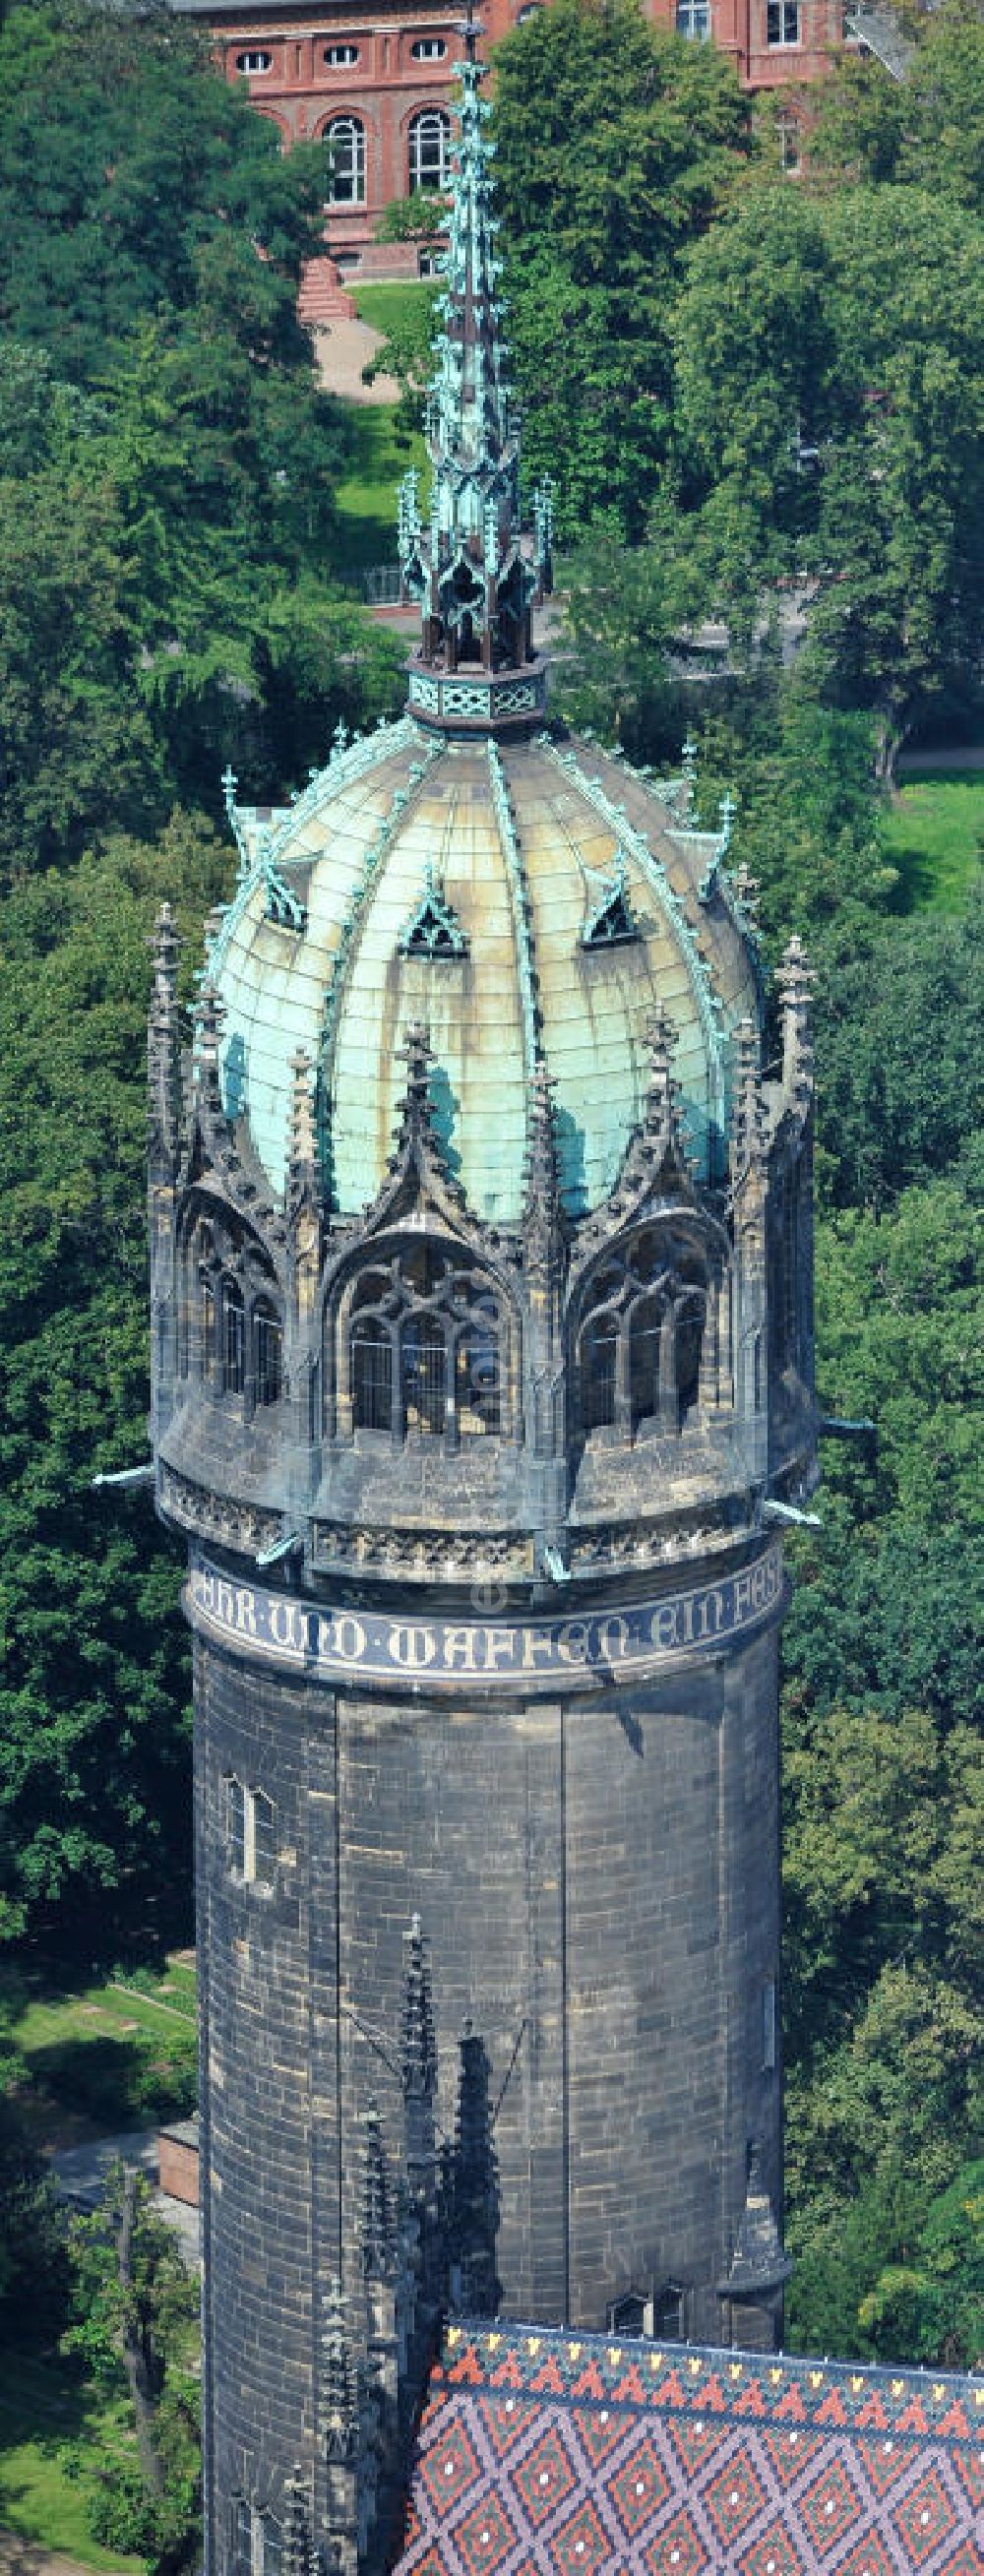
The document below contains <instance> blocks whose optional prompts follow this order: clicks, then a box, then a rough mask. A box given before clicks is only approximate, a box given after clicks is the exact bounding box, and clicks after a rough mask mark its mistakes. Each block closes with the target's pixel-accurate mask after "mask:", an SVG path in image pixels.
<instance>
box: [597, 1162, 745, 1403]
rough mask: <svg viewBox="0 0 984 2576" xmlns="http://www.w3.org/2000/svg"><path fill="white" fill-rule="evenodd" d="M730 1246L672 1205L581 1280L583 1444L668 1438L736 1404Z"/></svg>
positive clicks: (712, 1228)
mask: <svg viewBox="0 0 984 2576" xmlns="http://www.w3.org/2000/svg"><path fill="white" fill-rule="evenodd" d="M728 1275H729V1261H728V1244H727V1237H726V1236H725V1235H724V1233H723V1231H722V1229H721V1228H720V1227H719V1226H717V1225H714V1224H712V1223H710V1222H709V1221H708V1219H707V1218H706V1217H705V1216H704V1215H703V1214H702V1213H699V1212H698V1211H697V1210H696V1209H690V1208H682V1207H679V1206H667V1207H665V1208H659V1209H655V1210H654V1211H653V1212H652V1213H651V1214H649V1215H648V1216H644V1217H640V1218H639V1219H637V1221H636V1223H635V1224H634V1225H632V1226H630V1227H627V1228H626V1230H625V1232H624V1233H622V1234H620V1235H617V1236H615V1237H614V1238H613V1240H612V1241H611V1242H610V1243H609V1244H606V1245H605V1247H604V1249H603V1250H602V1251H601V1252H599V1253H598V1254H597V1255H596V1256H595V1259H594V1260H593V1261H592V1263H591V1265H590V1267H589V1268H588V1269H587V1270H586V1271H585V1272H584V1273H583V1274H582V1276H581V1278H580V1279H579V1280H578V1282H577V1284H576V1287H575V1290H574V1294H573V1297H572V1300H571V1305H570V1310H569V1316H568V1372H569V1383H570V1385H571V1388H572V1393H573V1399H574V1422H575V1427H576V1430H577V1433H578V1435H579V1436H580V1437H582V1438H589V1437H590V1436H591V1435H592V1434H595V1433H598V1432H601V1433H605V1432H608V1433H610V1434H611V1435H612V1436H613V1437H615V1438H616V1439H619V1440H628V1441H635V1440H638V1439H641V1438H648V1437H653V1436H657V1435H658V1436H661V1437H669V1436H675V1435H676V1434H677V1433H679V1432H681V1431H683V1430H685V1429H686V1427H687V1425H688V1423H689V1422H691V1421H693V1420H695V1419H696V1418H698V1416H704V1415H706V1414H707V1413H708V1412H709V1411H714V1410H717V1408H718V1407H719V1406H720V1405H721V1404H722V1403H729V1402H730V1353H729V1352H728V1350H727V1349H726V1348H723V1345H726V1344H727V1341H728V1316H729V1313H730V1307H729V1300H728V1295H727V1281H728Z"/></svg>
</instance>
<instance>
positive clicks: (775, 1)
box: [765, 0, 800, 45]
mask: <svg viewBox="0 0 984 2576" xmlns="http://www.w3.org/2000/svg"><path fill="white" fill-rule="evenodd" d="M765 40H766V43H767V44H769V45H798V44H799V40H800V31H799V0H766V10H765Z"/></svg>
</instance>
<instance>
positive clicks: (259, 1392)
mask: <svg viewBox="0 0 984 2576" xmlns="http://www.w3.org/2000/svg"><path fill="white" fill-rule="evenodd" d="M253 1336H254V1346H255V1370H256V1401H257V1404H278V1403H279V1401H280V1391H281V1385H282V1380H283V1343H284V1337H283V1328H282V1325H281V1322H280V1317H279V1315H276V1314H275V1313H274V1310H273V1307H272V1306H267V1305H262V1306H257V1307H256V1308H255V1310H254V1314H253Z"/></svg>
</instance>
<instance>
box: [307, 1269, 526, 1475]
mask: <svg viewBox="0 0 984 2576" xmlns="http://www.w3.org/2000/svg"><path fill="white" fill-rule="evenodd" d="M353 1302H354V1308H355V1311H354V1313H353V1315H352V1321H351V1327H350V1340H349V1353H348V1357H349V1364H350V1365H349V1386H350V1390H351V1403H352V1427H353V1429H355V1430H356V1431H359V1430H362V1431H388V1432H390V1433H391V1434H392V1436H393V1438H394V1439H396V1440H402V1439H403V1438H404V1437H405V1435H406V1433H407V1432H408V1431H409V1432H414V1433H423V1434H424V1435H425V1436H426V1437H428V1438H439V1437H441V1436H442V1435H444V1434H445V1433H447V1434H449V1435H450V1436H452V1437H453V1436H454V1435H455V1434H457V1436H458V1437H460V1438H462V1439H467V1438H469V1437H475V1438H482V1437H484V1436H486V1435H488V1434H489V1433H494V1434H496V1435H498V1434H501V1431H502V1427H503V1419H502V1415H503V1334H504V1331H505V1329H506V1325H505V1318H504V1316H503V1313H502V1310H501V1307H500V1303H499V1299H498V1297H497V1295H496V1292H495V1289H494V1287H493V1286H492V1283H491V1282H490V1281H489V1280H488V1279H487V1277H486V1276H485V1274H484V1272H482V1271H481V1270H480V1269H478V1267H477V1266H472V1265H470V1264H467V1263H466V1264H463V1263H462V1262H461V1260H460V1256H457V1254H456V1251H452V1250H451V1249H450V1248H449V1249H448V1250H445V1249H444V1248H443V1247H442V1246H440V1245H437V1244H434V1243H415V1244H413V1245H408V1246H406V1247H405V1248H403V1249H401V1250H400V1251H398V1252H395V1253H394V1254H393V1255H392V1256H391V1257H390V1259H389V1260H388V1261H387V1262H386V1264H385V1266H381V1265H379V1264H378V1263H377V1264H376V1265H374V1266H373V1268H372V1269H367V1270H366V1271H365V1272H364V1273H363V1274H362V1276H361V1277H360V1279H359V1281H358V1283H357V1287H356V1290H355V1295H354V1300H353ZM342 1375H343V1376H344V1370H343V1371H342Z"/></svg>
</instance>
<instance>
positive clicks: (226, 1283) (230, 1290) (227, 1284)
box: [222, 1279, 246, 1395]
mask: <svg viewBox="0 0 984 2576" xmlns="http://www.w3.org/2000/svg"><path fill="white" fill-rule="evenodd" d="M245 1384H246V1308H245V1303H244V1300H243V1292H242V1289H241V1288H238V1287H237V1286H236V1282H235V1280H234V1279H224V1280H223V1282H222V1393H223V1395H241V1394H242V1392H243V1388H244V1386H245Z"/></svg>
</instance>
